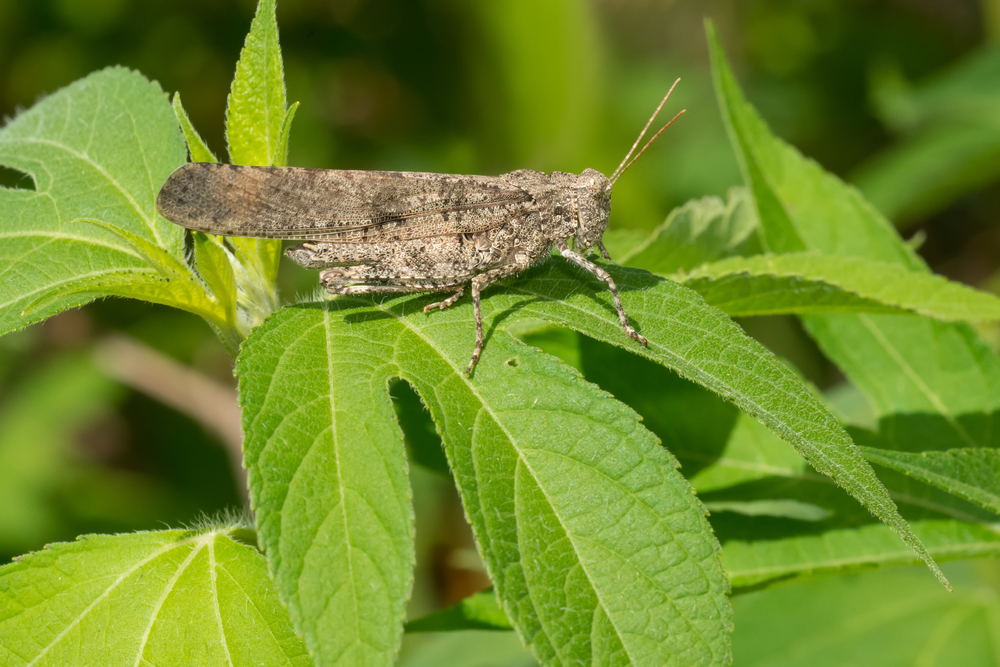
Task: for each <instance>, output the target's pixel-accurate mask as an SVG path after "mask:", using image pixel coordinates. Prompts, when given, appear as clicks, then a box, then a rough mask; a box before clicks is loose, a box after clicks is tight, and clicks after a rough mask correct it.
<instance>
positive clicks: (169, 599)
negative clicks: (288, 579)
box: [0, 529, 311, 667]
mask: <svg viewBox="0 0 1000 667" xmlns="http://www.w3.org/2000/svg"><path fill="white" fill-rule="evenodd" d="M0 663H2V664H3V665H7V666H9V667H27V666H28V665H33V666H38V667H42V666H43V665H53V666H55V665H76V666H78V667H91V666H92V667H132V666H133V665H200V666H204V667H212V666H214V665H218V666H219V667H240V666H246V667H251V666H253V667H259V666H261V665H267V666H269V667H307V666H308V665H311V661H310V659H309V656H308V654H307V653H306V651H305V647H304V646H303V644H302V641H301V640H300V639H299V638H298V637H296V636H295V633H294V632H293V631H292V627H291V623H290V622H289V619H288V612H287V611H286V610H285V608H284V607H283V606H282V604H281V601H280V600H279V598H278V595H277V594H276V591H275V586H274V582H273V581H272V580H271V579H270V577H269V576H268V573H267V566H266V564H265V562H264V557H263V556H262V555H261V554H260V553H259V552H258V551H257V550H256V549H255V548H253V547H250V546H247V545H246V544H243V543H241V542H238V541H236V540H234V539H233V537H232V536H231V535H230V534H229V531H228V530H225V529H220V530H216V531H208V532H203V533H198V532H194V531H181V530H172V531H159V532H148V533H133V534H128V535H114V536H109V535H87V536H84V537H81V538H79V539H78V540H77V541H76V542H70V543H62V544H52V545H49V546H48V547H46V548H45V549H43V550H42V551H38V552H35V553H31V554H28V555H26V556H23V557H22V558H21V559H20V560H19V561H17V562H14V563H11V564H9V565H5V566H3V567H0Z"/></svg>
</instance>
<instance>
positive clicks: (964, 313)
mask: <svg viewBox="0 0 1000 667" xmlns="http://www.w3.org/2000/svg"><path fill="white" fill-rule="evenodd" d="M673 277H674V278H675V279H677V280H679V281H680V282H682V283H683V284H684V285H686V286H688V287H690V288H691V289H693V290H695V291H696V292H698V293H699V294H701V295H702V296H703V297H705V300H706V301H708V302H709V303H711V304H712V305H713V306H716V307H718V308H721V309H722V310H724V311H725V312H726V313H727V314H729V315H731V316H733V317H741V316H742V317H746V316H751V315H774V314H778V313H796V314H810V313H823V312H846V313H850V312H868V313H886V314H905V313H908V312H909V313H915V314H919V315H926V316H928V317H933V318H935V319H938V320H943V321H961V320H966V321H977V320H995V319H998V318H1000V299H998V298H997V297H996V296H994V295H993V294H989V293H987V292H981V291H979V290H975V289H972V288H971V287H966V286H965V285H962V284H960V283H955V282H952V281H950V280H947V279H945V278H942V277H941V276H936V275H934V274H931V273H927V272H924V271H908V270H907V269H906V268H905V267H903V266H901V265H899V264H894V263H889V262H878V261H873V260H869V259H864V258H860V257H835V256H830V255H821V254H819V253H816V252H790V253H785V254H780V255H775V254H766V255H755V256H753V257H730V258H728V259H723V260H720V261H717V262H712V263H711V264H705V265H702V266H700V267H698V268H697V269H694V270H693V271H690V272H688V273H682V274H678V275H676V276H673Z"/></svg>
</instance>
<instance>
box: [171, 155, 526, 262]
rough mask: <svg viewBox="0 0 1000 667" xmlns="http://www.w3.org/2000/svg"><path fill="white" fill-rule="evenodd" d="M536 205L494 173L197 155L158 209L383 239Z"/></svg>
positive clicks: (211, 222)
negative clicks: (216, 159)
mask: <svg viewBox="0 0 1000 667" xmlns="http://www.w3.org/2000/svg"><path fill="white" fill-rule="evenodd" d="M533 203H534V201H533V199H532V197H531V196H530V195H529V194H528V193H527V192H525V191H524V190H522V189H521V188H519V187H517V186H516V185H513V184H511V183H508V182H506V181H504V180H503V179H501V178H497V177H490V176H461V175H452V174H430V173H422V172H403V171H340V170H334V169H300V168H296V167H245V166H236V165H228V164H213V163H207V162H194V163H191V164H186V165H184V166H183V167H180V168H179V169H177V170H176V171H175V172H174V173H173V174H171V175H170V178H168V179H167V182H166V183H165V184H164V185H163V188H162V189H161V190H160V194H159V196H158V197H157V200H156V207H157V209H159V211H160V214H161V215H163V217H165V218H166V219H168V220H170V221H172V222H175V223H177V224H179V225H182V226H184V227H187V228H188V229H196V230H199V231H203V232H208V233H210V234H220V235H223V236H249V237H259V238H274V239H315V240H323V241H334V242H340V243H380V242H387V241H404V240H409V239H417V238H426V237H430V236H441V235H445V234H474V233H479V232H484V231H487V230H489V229H493V228H494V227H497V226H499V225H501V224H503V223H504V222H506V221H508V220H510V219H512V218H514V217H516V216H518V215H520V214H522V213H524V212H525V211H527V210H529V209H530V208H531V207H532V205H533Z"/></svg>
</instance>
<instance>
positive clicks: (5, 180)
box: [0, 166, 35, 190]
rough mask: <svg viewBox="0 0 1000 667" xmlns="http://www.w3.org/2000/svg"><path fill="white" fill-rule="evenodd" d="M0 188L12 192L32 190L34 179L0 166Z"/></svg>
mask: <svg viewBox="0 0 1000 667" xmlns="http://www.w3.org/2000/svg"><path fill="white" fill-rule="evenodd" d="M0 187H4V188H10V189H12V190H34V189H35V179H33V178H32V177H31V176H29V175H28V174H26V173H24V172H23V171H18V170H17V169H11V168H10V167H3V166H0Z"/></svg>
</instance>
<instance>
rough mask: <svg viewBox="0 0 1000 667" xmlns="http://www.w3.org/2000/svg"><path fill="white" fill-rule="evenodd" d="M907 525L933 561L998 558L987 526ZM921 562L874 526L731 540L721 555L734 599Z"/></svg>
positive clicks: (996, 538) (997, 543)
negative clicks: (823, 577) (783, 585)
mask: <svg viewBox="0 0 1000 667" xmlns="http://www.w3.org/2000/svg"><path fill="white" fill-rule="evenodd" d="M911 525H912V526H913V531H914V533H916V535H917V538H918V539H919V540H920V541H921V542H922V543H923V544H924V545H926V547H927V551H928V552H929V553H930V554H931V556H932V557H933V558H934V559H936V560H938V561H941V562H944V561H947V560H956V559H961V558H977V557H978V558H981V557H986V556H989V557H997V556H998V555H1000V535H998V534H997V532H996V531H995V530H992V529H991V528H990V527H988V526H985V525H981V524H976V523H964V522H961V521H949V520H926V521H914V522H912V524H911ZM920 560H922V559H918V558H917V557H916V556H914V554H913V552H912V551H910V550H908V549H905V548H903V546H902V545H900V543H899V540H898V539H897V538H896V537H895V536H894V535H893V534H892V532H891V531H889V530H888V529H887V528H886V527H885V526H880V525H877V524H873V525H868V526H863V527H861V528H850V529H842V530H830V531H827V532H825V533H823V534H822V535H806V536H801V537H790V538H786V539H778V540H755V541H753V542H743V541H738V540H732V541H729V542H726V544H725V546H724V548H723V551H722V562H723V564H724V565H725V568H726V573H727V574H728V575H729V581H730V582H731V583H732V586H733V590H734V592H736V593H739V592H741V589H745V590H752V589H755V588H761V587H763V586H764V585H766V584H771V583H777V582H788V581H791V580H794V579H797V578H801V577H809V576H815V575H819V574H847V573H850V572H860V571H863V570H868V569H871V568H872V567H888V566H898V565H914V564H917V563H919V562H920Z"/></svg>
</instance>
